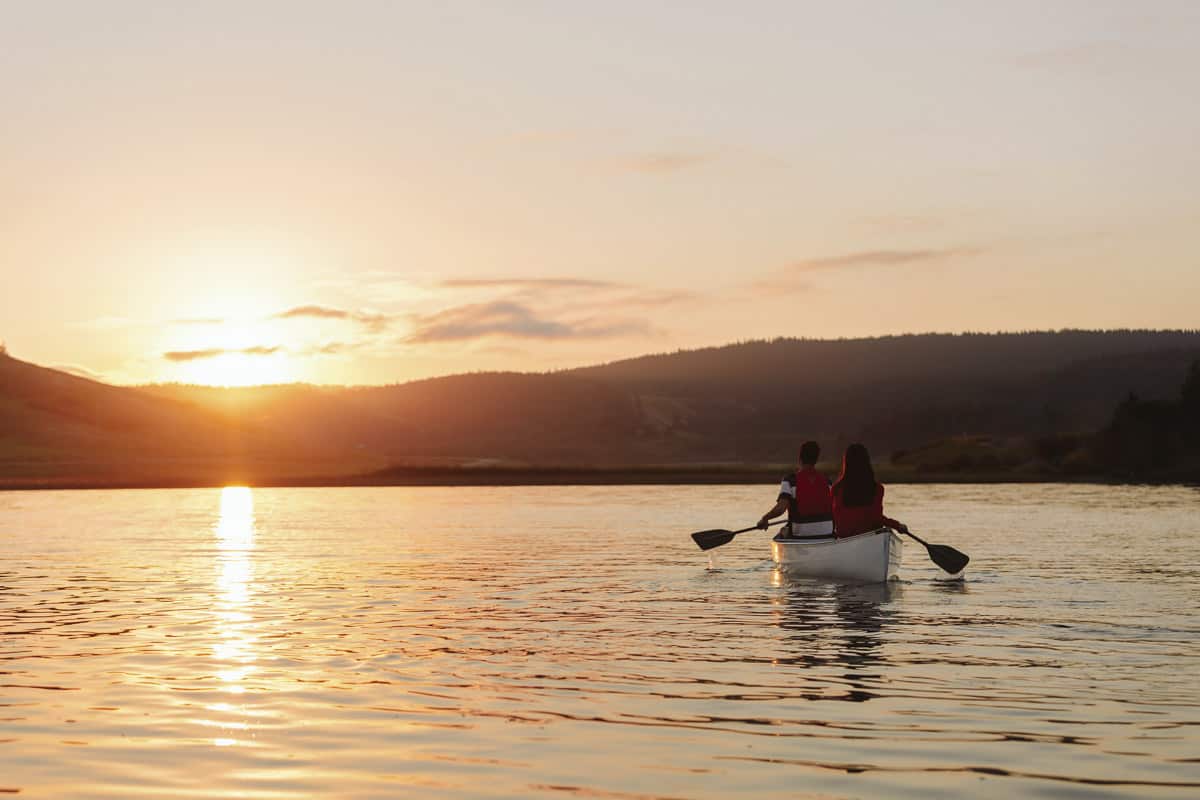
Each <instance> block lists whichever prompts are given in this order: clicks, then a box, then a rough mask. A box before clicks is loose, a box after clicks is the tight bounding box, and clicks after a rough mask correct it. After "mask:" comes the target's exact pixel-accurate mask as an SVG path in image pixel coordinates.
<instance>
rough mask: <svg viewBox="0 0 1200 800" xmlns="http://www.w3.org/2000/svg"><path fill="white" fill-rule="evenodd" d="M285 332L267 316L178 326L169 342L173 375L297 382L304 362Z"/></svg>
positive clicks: (228, 381) (212, 381)
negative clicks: (300, 362) (299, 359)
mask: <svg viewBox="0 0 1200 800" xmlns="http://www.w3.org/2000/svg"><path fill="white" fill-rule="evenodd" d="M281 333H282V332H281V331H280V330H278V329H277V327H275V326H273V325H272V324H271V320H270V319H269V318H268V319H263V318H262V317H259V318H257V319H256V318H253V317H251V318H249V319H246V318H243V319H240V320H239V319H228V318H226V319H220V320H218V321H217V322H215V323H212V324H202V325H189V326H184V327H182V328H179V327H177V328H174V329H172V330H171V332H170V337H169V339H167V340H166V341H164V347H163V352H164V356H165V358H166V359H167V360H168V361H169V362H170V367H169V377H168V378H167V379H168V380H170V381H176V382H179V383H193V384H201V385H205V386H259V385H262V384H268V383H294V382H296V381H298V380H300V376H299V373H300V371H301V370H300V364H299V362H298V359H297V357H296V356H295V354H294V353H293V352H291V350H290V349H289V347H288V346H286V345H285V344H284V341H285V340H284V339H283V338H281Z"/></svg>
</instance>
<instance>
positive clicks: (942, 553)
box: [925, 544, 971, 575]
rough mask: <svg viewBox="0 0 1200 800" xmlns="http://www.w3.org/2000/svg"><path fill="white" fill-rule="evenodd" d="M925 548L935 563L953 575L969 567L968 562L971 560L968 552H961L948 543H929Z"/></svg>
mask: <svg viewBox="0 0 1200 800" xmlns="http://www.w3.org/2000/svg"><path fill="white" fill-rule="evenodd" d="M925 549H926V550H928V551H929V558H930V559H931V560H932V561H933V563H935V564H937V565H938V566H939V567H941V568H942V569H944V570H945V571H946V572H949V573H950V574H951V575H957V574H958V573H960V572H962V571H963V570H964V569H966V568H967V562H968V561H970V560H971V557H970V556H968V555H967V554H966V553H962V552H959V551H958V550H955V549H954V548H953V547H951V546H950V545H946V544H927V545H925Z"/></svg>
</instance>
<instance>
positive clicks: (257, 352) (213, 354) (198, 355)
mask: <svg viewBox="0 0 1200 800" xmlns="http://www.w3.org/2000/svg"><path fill="white" fill-rule="evenodd" d="M281 350H283V348H282V347H280V346H278V345H275V346H266V345H255V346H253V347H242V348H226V347H210V348H207V349H204V350H169V351H167V352H166V353H163V358H165V359H166V360H167V361H198V360H200V359H204V358H217V357H218V356H226V355H243V356H269V355H274V354H275V353H278V352H280V351H281Z"/></svg>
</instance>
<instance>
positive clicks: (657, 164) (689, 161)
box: [620, 151, 716, 174]
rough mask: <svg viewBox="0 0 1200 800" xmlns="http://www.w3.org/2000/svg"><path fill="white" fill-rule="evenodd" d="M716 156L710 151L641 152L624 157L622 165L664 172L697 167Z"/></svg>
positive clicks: (646, 171) (631, 168) (626, 168)
mask: <svg viewBox="0 0 1200 800" xmlns="http://www.w3.org/2000/svg"><path fill="white" fill-rule="evenodd" d="M715 158H716V156H714V155H712V154H710V153H690V152H668V151H664V152H658V153H641V154H639V155H635V156H630V157H629V158H625V159H622V160H621V161H620V167H621V168H622V169H624V170H627V171H629V172H642V173H646V174H663V173H668V172H680V171H682V170H686V169H693V168H695V167H699V166H702V165H704V164H707V163H709V162H711V161H713V160H715Z"/></svg>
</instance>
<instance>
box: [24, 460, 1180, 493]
mask: <svg viewBox="0 0 1200 800" xmlns="http://www.w3.org/2000/svg"><path fill="white" fill-rule="evenodd" d="M787 469H788V468H787V467H783V466H761V467H757V466H755V467H744V468H735V467H728V468H724V467H716V468H714V467H687V466H662V467H611V468H609V467H411V468H395V469H389V470H383V471H380V472H373V473H367V474H360V475H313V476H306V477H297V476H286V477H280V476H271V475H259V476H256V475H253V474H245V473H239V472H238V471H236V470H234V471H230V472H227V473H223V474H220V475H213V474H211V473H210V474H207V475H192V476H179V477H165V478H159V479H148V478H146V477H145V476H139V477H138V478H131V479H113V478H108V477H95V478H91V477H82V476H75V477H62V478H54V477H44V478H20V477H10V478H0V491H6V490H7V491H33V490H68V489H71V490H78V489H201V488H219V487H222V486H230V485H239V486H240V485H244V486H252V487H261V488H283V487H294V488H323V487H331V488H332V487H355V486H655V485H657V486H689V485H755V484H760V485H761V484H772V483H775V482H776V481H778V480H779V477H780V475H782V474H784V473H785V472H786V471H787ZM877 474H878V477H879V480H880V481H882V482H883V483H891V484H922V483H958V484H965V483H980V484H1003V483H1062V484H1071V483H1089V484H1110V485H1120V484H1161V485H1170V484H1174V485H1194V484H1195V482H1194V481H1188V480H1186V479H1184V478H1182V477H1180V478H1177V479H1174V480H1171V479H1156V478H1145V477H1137V478H1135V477H1132V476H1130V477H1128V478H1121V477H1115V476H1111V475H1107V476H1106V475H1062V474H1056V473H1050V472H1047V473H1036V472H1021V473H1012V472H1007V473H1006V472H983V471H978V472H968V471H962V472H934V471H929V472H924V471H922V472H916V471H911V470H896V469H888V468H886V467H884V468H880V469H879V470H877Z"/></svg>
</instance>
